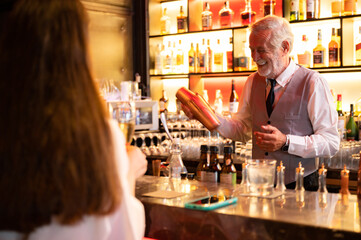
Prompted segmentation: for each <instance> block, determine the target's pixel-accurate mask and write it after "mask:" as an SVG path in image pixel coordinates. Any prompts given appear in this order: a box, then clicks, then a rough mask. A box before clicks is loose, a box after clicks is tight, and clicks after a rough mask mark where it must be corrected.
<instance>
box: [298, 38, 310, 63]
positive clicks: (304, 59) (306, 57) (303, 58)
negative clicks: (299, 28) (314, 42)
mask: <svg viewBox="0 0 361 240" xmlns="http://www.w3.org/2000/svg"><path fill="white" fill-rule="evenodd" d="M307 42H308V38H307V36H306V35H302V43H301V46H300V49H301V51H300V52H299V53H298V54H297V59H298V64H300V65H302V66H304V67H306V68H309V67H310V63H311V53H310V52H309V51H308V50H307V48H308V43H307Z"/></svg>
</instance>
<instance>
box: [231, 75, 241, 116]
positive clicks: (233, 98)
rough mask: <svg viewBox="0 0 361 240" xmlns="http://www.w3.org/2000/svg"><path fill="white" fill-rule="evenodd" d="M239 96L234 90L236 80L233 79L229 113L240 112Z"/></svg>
mask: <svg viewBox="0 0 361 240" xmlns="http://www.w3.org/2000/svg"><path fill="white" fill-rule="evenodd" d="M238 104H239V102H238V94H237V92H236V89H235V88H234V79H232V90H231V96H230V97H229V112H230V113H236V112H237V111H238Z"/></svg>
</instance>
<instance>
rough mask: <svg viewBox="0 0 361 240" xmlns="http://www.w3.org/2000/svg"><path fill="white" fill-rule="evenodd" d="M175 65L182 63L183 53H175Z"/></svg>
mask: <svg viewBox="0 0 361 240" xmlns="http://www.w3.org/2000/svg"><path fill="white" fill-rule="evenodd" d="M177 65H183V55H182V54H177Z"/></svg>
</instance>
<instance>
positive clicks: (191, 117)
mask: <svg viewBox="0 0 361 240" xmlns="http://www.w3.org/2000/svg"><path fill="white" fill-rule="evenodd" d="M181 106H182V110H183V112H184V113H185V115H187V117H188V118H189V119H194V116H193V114H192V112H191V110H190V109H189V107H187V106H186V105H184V104H183V103H182V104H181Z"/></svg>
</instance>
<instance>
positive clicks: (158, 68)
mask: <svg viewBox="0 0 361 240" xmlns="http://www.w3.org/2000/svg"><path fill="white" fill-rule="evenodd" d="M163 49H164V46H163ZM161 54H162V44H157V47H156V49H155V53H154V74H162V55H161Z"/></svg>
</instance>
